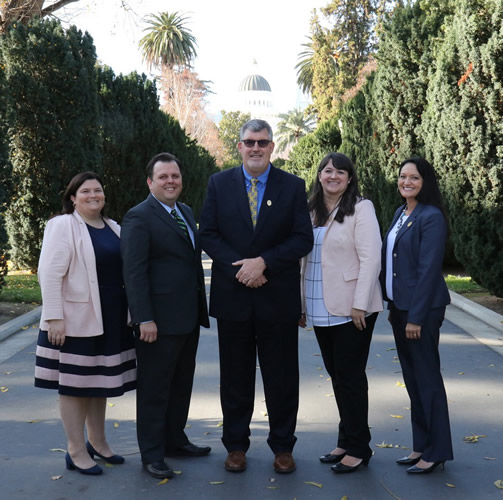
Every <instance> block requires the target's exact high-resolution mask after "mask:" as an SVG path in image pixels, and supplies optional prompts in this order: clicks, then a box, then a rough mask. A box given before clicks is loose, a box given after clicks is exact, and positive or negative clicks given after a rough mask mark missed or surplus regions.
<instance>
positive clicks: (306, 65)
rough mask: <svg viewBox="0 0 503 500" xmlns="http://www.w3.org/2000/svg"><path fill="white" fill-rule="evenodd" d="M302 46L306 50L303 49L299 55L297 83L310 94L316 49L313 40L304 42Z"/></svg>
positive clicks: (296, 66) (303, 90)
mask: <svg viewBox="0 0 503 500" xmlns="http://www.w3.org/2000/svg"><path fill="white" fill-rule="evenodd" d="M302 47H305V48H306V50H304V51H302V52H301V53H300V54H299V55H298V56H297V60H298V62H297V64H296V65H295V69H296V70H297V85H298V86H299V87H300V89H301V90H302V92H304V94H309V93H310V92H311V88H312V85H313V56H314V49H313V44H312V42H308V43H303V44H302Z"/></svg>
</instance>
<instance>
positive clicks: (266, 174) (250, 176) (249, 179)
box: [241, 163, 271, 184]
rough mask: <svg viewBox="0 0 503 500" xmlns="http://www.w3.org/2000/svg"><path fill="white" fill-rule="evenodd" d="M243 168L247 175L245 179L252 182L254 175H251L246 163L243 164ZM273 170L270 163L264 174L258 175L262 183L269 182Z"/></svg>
mask: <svg viewBox="0 0 503 500" xmlns="http://www.w3.org/2000/svg"><path fill="white" fill-rule="evenodd" d="M241 169H242V170H243V175H244V176H245V179H246V180H247V181H249V182H251V178H252V177H253V176H252V175H250V174H249V173H248V172H247V170H246V168H245V167H244V165H241ZM270 171H271V164H270V163H269V165H268V167H267V168H266V170H265V172H264V173H263V174H260V175H259V176H258V177H257V180H258V181H259V182H261V183H262V184H267V179H268V177H269V172H270Z"/></svg>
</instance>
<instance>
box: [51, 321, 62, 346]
mask: <svg viewBox="0 0 503 500" xmlns="http://www.w3.org/2000/svg"><path fill="white" fill-rule="evenodd" d="M47 323H49V328H48V330H47V339H48V340H49V342H50V343H51V344H53V345H58V346H60V347H61V346H62V345H63V344H64V343H65V338H66V334H65V322H64V320H62V319H50V320H49V321H47Z"/></svg>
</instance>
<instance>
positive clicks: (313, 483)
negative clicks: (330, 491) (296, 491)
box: [304, 481, 323, 488]
mask: <svg viewBox="0 0 503 500" xmlns="http://www.w3.org/2000/svg"><path fill="white" fill-rule="evenodd" d="M304 484H310V485H311V486H316V488H323V485H322V484H321V483H315V482H313V481H304Z"/></svg>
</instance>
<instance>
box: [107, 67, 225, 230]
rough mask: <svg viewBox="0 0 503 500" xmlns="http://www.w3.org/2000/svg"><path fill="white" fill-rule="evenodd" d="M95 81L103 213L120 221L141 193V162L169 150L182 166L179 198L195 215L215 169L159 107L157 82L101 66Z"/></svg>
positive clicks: (143, 181) (143, 183)
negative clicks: (98, 113) (96, 87)
mask: <svg viewBox="0 0 503 500" xmlns="http://www.w3.org/2000/svg"><path fill="white" fill-rule="evenodd" d="M98 82H99V85H98V86H99V97H100V103H101V113H102V140H103V171H104V183H105V194H106V200H107V211H108V214H109V215H110V216H111V217H112V218H114V219H115V220H117V221H120V220H121V219H122V217H123V216H124V214H125V213H126V212H127V210H129V208H131V207H132V206H134V205H136V204H137V203H139V202H140V201H142V200H143V199H144V198H145V196H146V195H147V194H148V189H147V183H146V177H145V166H146V165H147V163H148V161H149V160H150V158H152V156H154V155H155V154H157V153H160V152H169V153H172V154H174V155H175V156H176V157H177V158H178V159H179V160H180V162H181V163H182V165H183V167H184V172H183V191H182V194H181V197H180V201H183V202H186V203H187V204H189V205H190V206H192V208H193V209H194V212H195V214H196V216H198V214H199V211H200V209H201V206H202V203H203V198H204V194H205V191H206V185H207V180H208V177H209V176H210V175H211V174H212V173H213V172H215V171H216V170H217V168H216V164H215V160H214V158H213V157H212V156H211V155H210V154H209V153H208V152H207V151H206V150H205V149H204V148H202V147H201V146H199V145H198V144H197V143H196V142H195V141H193V140H191V139H190V138H189V137H188V136H187V135H186V134H185V132H184V130H183V129H182V128H181V127H180V124H179V123H178V121H177V120H176V119H175V118H173V117H172V116H170V115H167V114H166V113H164V112H163V111H161V110H160V108H159V99H158V96H157V90H156V86H155V84H154V83H153V82H152V81H150V80H148V79H147V77H146V76H145V75H138V74H137V73H131V74H129V75H125V76H124V75H118V76H116V75H115V74H114V72H113V71H112V69H110V68H101V69H99V71H98Z"/></svg>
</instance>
